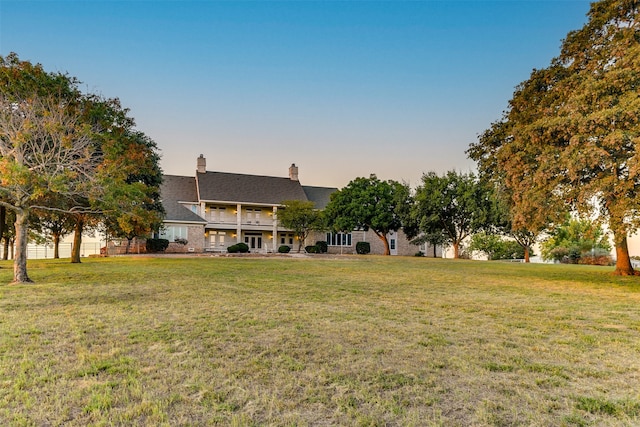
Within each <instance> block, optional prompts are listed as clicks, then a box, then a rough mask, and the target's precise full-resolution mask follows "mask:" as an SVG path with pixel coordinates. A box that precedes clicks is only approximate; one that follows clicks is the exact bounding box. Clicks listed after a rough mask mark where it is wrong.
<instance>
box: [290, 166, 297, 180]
mask: <svg viewBox="0 0 640 427" xmlns="http://www.w3.org/2000/svg"><path fill="white" fill-rule="evenodd" d="M289 179H290V180H291V181H297V180H298V167H297V166H296V164H295V163H291V166H289Z"/></svg>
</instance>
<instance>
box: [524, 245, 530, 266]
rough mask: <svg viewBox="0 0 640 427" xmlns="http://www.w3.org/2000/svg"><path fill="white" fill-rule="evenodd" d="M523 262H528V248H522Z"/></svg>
mask: <svg viewBox="0 0 640 427" xmlns="http://www.w3.org/2000/svg"><path fill="white" fill-rule="evenodd" d="M524 262H529V246H528V245H525V247H524Z"/></svg>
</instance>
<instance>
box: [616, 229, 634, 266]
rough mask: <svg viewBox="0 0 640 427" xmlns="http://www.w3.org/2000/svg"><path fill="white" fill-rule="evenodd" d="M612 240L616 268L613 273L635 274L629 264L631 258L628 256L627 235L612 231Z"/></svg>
mask: <svg viewBox="0 0 640 427" xmlns="http://www.w3.org/2000/svg"><path fill="white" fill-rule="evenodd" d="M613 240H614V242H615V245H616V269H615V271H614V272H613V274H615V275H616V276H633V275H635V274H636V272H635V270H634V269H633V266H632V265H631V258H629V247H628V246H627V235H626V234H622V233H619V232H615V231H614V233H613Z"/></svg>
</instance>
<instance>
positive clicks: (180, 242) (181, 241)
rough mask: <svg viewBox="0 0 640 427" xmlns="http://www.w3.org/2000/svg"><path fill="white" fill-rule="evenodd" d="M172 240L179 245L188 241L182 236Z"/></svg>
mask: <svg viewBox="0 0 640 427" xmlns="http://www.w3.org/2000/svg"><path fill="white" fill-rule="evenodd" d="M174 242H175V243H178V244H180V245H186V244H187V243H189V241H188V240H187V239H183V238H182V237H178V238H177V239H175V240H174Z"/></svg>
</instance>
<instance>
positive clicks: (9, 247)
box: [0, 209, 16, 261]
mask: <svg viewBox="0 0 640 427" xmlns="http://www.w3.org/2000/svg"><path fill="white" fill-rule="evenodd" d="M15 218H16V215H15V213H14V212H13V210H11V209H5V223H4V232H3V233H2V239H0V241H1V242H2V259H3V260H5V261H6V260H8V259H9V255H11V258H13V255H14V247H13V245H14V243H15V239H16V228H15V226H14V224H15V222H16V221H15Z"/></svg>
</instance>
